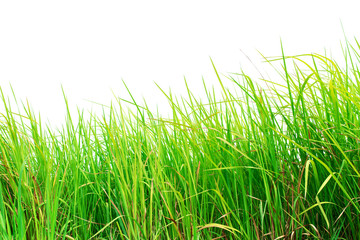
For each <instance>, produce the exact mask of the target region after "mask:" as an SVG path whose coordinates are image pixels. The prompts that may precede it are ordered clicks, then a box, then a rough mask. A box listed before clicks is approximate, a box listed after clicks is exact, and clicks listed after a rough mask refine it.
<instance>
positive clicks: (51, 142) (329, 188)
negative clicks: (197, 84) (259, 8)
mask: <svg viewBox="0 0 360 240" xmlns="http://www.w3.org/2000/svg"><path fill="white" fill-rule="evenodd" d="M343 52H344V59H342V60H343V61H344V62H345V66H342V67H341V66H340V65H339V64H337V63H336V62H335V60H332V59H330V58H327V57H325V56H322V55H318V54H311V55H310V54H309V55H301V56H291V57H285V56H284V54H283V55H282V57H280V58H278V59H271V60H270V59H267V60H268V64H273V63H274V62H277V63H279V64H281V66H282V67H280V68H279V69H278V70H279V74H278V79H273V81H274V82H276V83H272V82H270V81H269V80H267V81H266V80H259V79H252V78H251V77H250V76H247V75H246V74H245V73H246V72H245V71H246V69H245V70H244V72H243V73H241V74H239V75H237V76H236V78H235V75H234V76H229V77H228V78H227V79H224V78H223V77H221V78H220V77H219V74H218V72H217V70H216V67H215V66H214V70H215V74H216V76H217V77H218V79H219V83H220V86H221V87H222V91H223V92H222V96H215V90H214V89H213V88H207V86H206V84H205V83H204V90H205V91H206V94H207V96H208V97H207V99H206V101H204V99H202V100H201V101H200V99H199V98H198V97H197V96H196V94H195V93H193V92H191V91H190V89H189V90H188V96H186V97H182V98H179V97H174V96H172V95H171V94H170V93H167V92H165V91H163V94H164V95H165V96H166V97H167V99H168V100H169V104H170V105H171V108H172V113H171V117H169V118H162V117H160V116H159V115H158V114H155V113H153V112H151V111H150V110H149V108H148V107H147V106H146V104H145V105H142V106H141V105H139V104H137V102H136V99H133V98H132V97H130V98H129V99H130V101H129V102H131V103H132V105H133V106H135V109H136V110H135V111H129V110H127V109H126V107H125V105H126V104H129V102H128V103H126V102H124V101H119V103H118V104H113V105H111V106H109V108H106V110H107V112H105V113H104V115H103V116H95V115H92V116H91V117H90V118H89V119H84V117H83V115H82V112H79V117H78V118H79V121H76V122H74V121H72V119H71V116H70V114H68V115H67V120H66V121H65V122H64V125H63V127H62V128H61V129H60V130H58V131H55V130H52V129H50V128H49V127H47V126H44V125H42V124H41V121H40V119H39V118H38V117H37V118H36V117H35V116H36V115H35V114H34V113H33V112H32V111H31V108H30V106H28V105H24V111H25V112H26V114H19V112H18V111H15V110H14V109H12V108H11V107H10V106H12V104H10V103H9V101H8V98H7V96H8V94H7V93H2V103H3V105H4V109H5V111H4V112H2V113H1V116H0V132H1V133H0V164H1V165H0V192H1V194H0V238H1V239H16V240H18V239H69V240H71V239H79V240H82V239H131V240H132V239H359V238H360V217H359V216H360V215H359V213H360V203H359V201H360V194H359V193H360V185H359V181H360V173H359V172H360V70H359V67H360V55H359V52H360V45H359V43H358V42H357V41H356V40H355V42H354V44H350V43H349V42H348V41H346V44H345V45H344V46H343ZM290 69H291V70H290ZM225 81H231V82H233V84H235V85H236V86H237V87H236V89H234V88H232V89H231V90H228V89H226V88H225V87H224V82H225ZM258 82H263V83H262V85H261V86H262V87H260V85H259V84H258ZM264 86H266V87H264ZM65 90H66V89H65ZM235 91H236V94H235ZM129 93H131V91H129ZM65 100H66V98H65ZM66 105H67V102H66ZM67 107H68V105H67Z"/></svg>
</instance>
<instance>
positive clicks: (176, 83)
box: [0, 0, 360, 125]
mask: <svg viewBox="0 0 360 240" xmlns="http://www.w3.org/2000/svg"><path fill="white" fill-rule="evenodd" d="M356 2H357V1H345V0H342V1H329V0H328V1H322V0H321V1H320V0H312V1H307V0H306V1H304V0H303V1H290V0H287V1H276V0H271V1H269V0H265V1H254V0H251V1H250V0H246V1H245V0H244V1H226V0H221V1H211V0H207V1H200V0H191V1H185V0H183V1H170V0H167V1H158V0H152V1H106V0H103V1H89V0H86V1H77V0H71V1H67V0H62V1H49V0H47V1H15V0H12V1H1V2H0V86H1V88H2V89H3V91H4V93H5V95H7V96H11V90H10V88H9V84H11V85H12V86H13V88H14V90H15V94H16V96H17V98H18V99H19V100H25V99H28V100H29V101H30V103H31V106H32V107H33V109H34V111H35V112H39V111H40V113H41V116H42V118H43V119H44V118H45V119H48V120H49V121H50V122H51V123H53V124H55V125H58V124H60V123H62V122H63V120H64V116H65V104H64V100H63V96H62V92H61V85H62V86H63V88H64V90H65V92H66V95H67V97H68V100H69V103H70V105H71V106H72V110H74V109H75V106H76V105H77V106H79V107H80V108H83V109H87V110H90V109H91V108H93V109H95V111H96V109H97V108H96V107H95V106H94V105H93V104H91V103H89V102H88V101H86V100H92V101H95V102H99V103H103V104H109V103H110V101H111V100H114V96H113V93H112V92H114V94H115V95H116V96H119V97H122V98H125V99H130V98H129V96H128V94H127V93H126V91H125V89H124V87H123V84H122V81H121V79H123V80H124V81H125V82H126V83H127V85H128V87H129V88H130V90H131V91H132V93H133V95H134V96H135V98H136V99H137V100H139V102H142V97H144V98H145V99H146V100H147V102H148V103H149V104H150V106H155V105H156V104H158V106H159V108H160V111H163V112H166V110H164V109H167V108H166V107H165V105H164V103H165V98H164V97H163V96H162V95H161V92H160V91H159V90H158V88H157V87H156V85H155V84H154V81H155V82H157V83H158V84H159V85H160V86H161V87H163V88H164V89H165V90H167V89H168V88H169V87H170V88H171V89H172V91H173V92H174V93H176V94H183V95H184V94H185V85H184V80H183V79H184V76H185V77H186V79H187V81H188V83H189V85H190V87H191V89H192V90H194V92H195V93H198V92H199V95H200V92H201V94H202V93H203V90H202V89H203V87H202V76H203V77H204V79H205V81H206V83H208V85H209V86H211V85H214V84H216V76H215V73H214V71H213V69H212V65H211V62H210V58H209V57H211V58H212V59H213V61H214V63H215V65H216V67H217V69H218V71H219V72H220V73H222V74H224V75H227V73H228V72H240V68H243V69H244V70H245V72H249V73H255V71H254V67H253V66H252V65H251V64H250V63H249V61H248V60H247V58H246V57H245V56H244V54H242V52H241V51H240V50H242V51H243V52H245V53H246V54H247V55H248V56H250V58H251V59H252V61H253V62H254V63H255V64H256V66H257V67H258V68H260V69H262V68H263V67H264V64H261V62H260V60H261V56H260V55H259V54H258V53H257V50H259V51H260V52H261V53H263V54H264V55H265V56H279V55H280V54H281V48H280V37H281V39H282V41H283V45H284V49H285V54H287V55H293V54H301V53H311V52H318V53H324V49H327V50H331V52H332V53H333V56H334V57H335V58H336V56H338V55H339V56H340V53H341V47H340V41H342V40H343V39H344V35H343V32H342V28H341V22H342V24H343V26H344V29H345V33H346V36H347V37H348V38H349V39H352V38H353V37H359V36H360V28H359V26H360V25H359V23H360V14H359V13H358V10H359V6H357V5H356ZM359 5H360V4H359ZM340 57H341V56H340ZM224 80H225V81H226V79H225V78H224ZM273 80H274V79H273ZM0 109H2V107H0Z"/></svg>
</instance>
